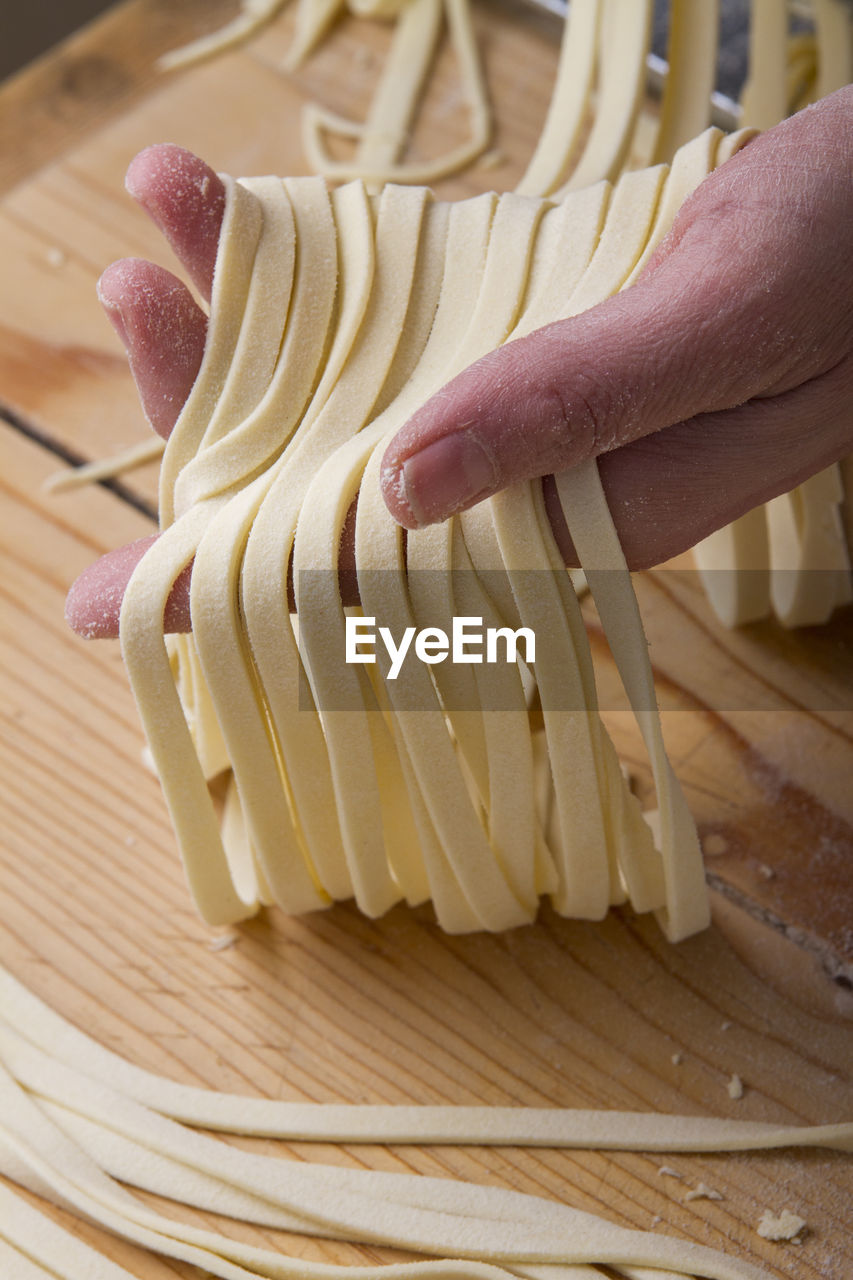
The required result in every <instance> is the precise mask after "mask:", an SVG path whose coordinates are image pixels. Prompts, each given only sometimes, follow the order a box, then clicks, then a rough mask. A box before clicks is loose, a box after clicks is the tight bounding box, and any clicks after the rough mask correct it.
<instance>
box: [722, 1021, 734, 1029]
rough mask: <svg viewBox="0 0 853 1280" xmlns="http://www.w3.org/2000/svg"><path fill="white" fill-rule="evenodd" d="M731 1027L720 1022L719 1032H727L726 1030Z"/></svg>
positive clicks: (727, 1023) (728, 1023) (726, 1023)
mask: <svg viewBox="0 0 853 1280" xmlns="http://www.w3.org/2000/svg"><path fill="white" fill-rule="evenodd" d="M731 1025H732V1024H731V1023H730V1022H721V1023H720V1030H721V1031H728V1029H729V1027H730V1026H731Z"/></svg>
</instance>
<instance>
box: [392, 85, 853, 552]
mask: <svg viewBox="0 0 853 1280" xmlns="http://www.w3.org/2000/svg"><path fill="white" fill-rule="evenodd" d="M851 123H853V95H851V94H846V95H845V94H842V95H840V96H839V95H834V97H833V98H830V99H827V100H826V102H825V103H823V104H820V105H819V106H818V107H815V108H813V109H811V113H809V112H804V113H801V115H800V116H799V117H795V118H794V119H792V120H790V121H787V122H786V123H785V124H783V125H781V126H779V128H778V129H776V130H772V131H770V132H769V133H767V134H765V135H763V136H762V137H760V138H757V139H755V140H754V141H753V142H752V143H751V144H750V146H749V147H747V148H746V149H745V150H743V151H742V152H740V153H739V154H738V155H736V156H735V157H734V158H733V159H732V160H730V161H728V162H727V163H726V164H724V165H723V166H721V168H720V169H718V170H717V171H716V172H715V173H713V174H712V175H711V176H710V177H709V178H708V179H706V181H705V182H704V183H702V185H701V186H700V187H699V188H698V190H697V191H696V192H695V193H694V195H693V196H692V197H691V198H690V199H689V200H688V201H687V202H686V203H685V205H684V206H683V208H682V210H681V212H680V213H679V215H678V217H677V219H676V222H675V225H674V227H673V230H672V232H671V233H670V235H669V236H668V237H667V238H666V239H665V241H664V242H663V244H662V245H661V246H660V248H659V250H658V252H657V253H656V254H655V255H654V257H653V258H652V261H651V263H650V264H649V267H648V268H647V270H646V272H645V273H644V274H643V276H642V277H641V278H640V279H639V280H638V282H637V283H636V284H635V285H634V286H633V287H632V288H630V289H627V290H626V291H625V292H624V293H622V294H618V295H617V296H615V297H612V298H609V299H608V300H607V301H605V302H603V303H602V304H601V305H599V306H597V307H593V308H591V309H590V310H589V311H587V312H584V313H583V314H581V315H579V316H576V317H574V318H572V319H570V320H566V321H561V322H558V323H556V324H553V325H549V326H547V327H546V328H544V329H540V330H539V331H538V332H536V333H533V334H531V335H530V336H528V337H526V338H523V339H521V340H520V341H516V342H511V343H508V344H507V345H506V346H504V347H502V348H500V349H499V350H498V351H495V352H493V353H492V354H490V355H489V356H487V357H485V358H484V359H483V360H481V361H479V362H478V363H477V364H475V365H473V366H472V367H471V368H469V369H467V370H466V371H465V372H464V373H462V374H460V375H459V377H457V378H456V379H455V380H454V381H453V382H451V383H450V384H449V385H448V386H447V387H445V388H444V389H443V390H442V391H441V392H439V394H438V395H437V396H435V397H434V398H433V399H432V400H430V401H428V402H427V404H426V405H424V406H423V408H422V409H420V410H419V411H418V412H417V413H416V414H415V415H414V417H413V418H412V419H411V420H410V421H409V422H408V423H407V424H406V426H405V427H404V428H403V429H402V430H401V431H400V432H399V433H398V435H397V437H396V438H395V439H394V440H393V441H392V443H391V445H390V446H389V448H388V450H387V452H386V455H385V459H384V463H383V491H384V494H385V500H386V502H387V504H388V507H389V509H390V510H391V512H392V514H393V515H394V516H395V517H396V518H397V519H398V520H399V521H400V523H402V524H404V525H406V526H407V527H409V528H417V527H419V526H420V525H424V524H429V523H432V522H435V521H439V520H442V519H444V518H446V517H447V516H448V515H450V514H452V513H453V512H455V511H459V510H462V509H464V508H465V507H467V506H470V505H471V504H472V503H474V502H476V501H479V500H481V499H482V498H484V497H487V496H489V495H491V494H492V493H495V492H496V491H497V490H498V489H501V488H503V487H505V486H506V485H509V484H512V483H514V482H516V481H519V480H525V479H530V478H532V477H534V476H537V475H544V474H547V473H548V472H551V471H556V470H561V469H564V468H566V467H569V466H572V465H574V464H576V463H577V462H580V461H581V460H583V459H584V458H588V457H591V456H597V455H599V454H602V453H606V452H610V451H611V450H613V449H615V448H618V447H620V446H622V445H625V444H628V443H630V442H631V441H633V440H637V439H639V438H641V437H642V436H645V435H648V434H650V433H652V432H655V431H659V430H661V429H663V428H666V427H670V426H672V425H673V424H675V423H678V422H680V421H684V420H686V419H689V418H693V417H695V416H696V415H697V414H699V413H713V412H716V411H719V410H723V409H729V408H733V407H735V406H737V405H739V404H742V403H743V402H745V401H746V400H749V399H752V398H754V397H756V396H766V395H775V394H778V393H780V392H784V391H786V390H789V389H791V388H793V387H795V386H797V385H799V384H800V383H803V382H805V381H808V380H809V379H811V378H814V377H818V376H820V375H821V374H822V373H824V372H826V370H827V369H829V368H832V367H833V366H834V365H835V364H836V363H838V361H839V360H841V359H842V358H843V357H844V355H845V354H846V352H848V351H849V350H851V349H853V324H851V316H853V292H851V286H850V283H849V280H848V279H847V278H845V276H844V273H841V272H839V271H838V262H839V260H840V257H839V255H840V254H841V253H843V254H845V255H846V254H848V253H853V224H851V220H850V217H849V209H850V202H851V199H853V179H851V166H852V165H853V145H851V142H850V138H851V136H853V130H851V129H850V124H851ZM842 246H843V248H842Z"/></svg>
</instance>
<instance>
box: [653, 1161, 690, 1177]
mask: <svg viewBox="0 0 853 1280" xmlns="http://www.w3.org/2000/svg"><path fill="white" fill-rule="evenodd" d="M658 1176H659V1177H662V1178H683V1177H684V1174H683V1173H679V1172H678V1170H677V1169H673V1168H671V1167H670V1166H669V1165H668V1164H662V1165H661V1166H660V1168H659V1169H658Z"/></svg>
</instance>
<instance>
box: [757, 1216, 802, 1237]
mask: <svg viewBox="0 0 853 1280" xmlns="http://www.w3.org/2000/svg"><path fill="white" fill-rule="evenodd" d="M805 1225H806V1221H805V1218H801V1217H800V1216H799V1214H797V1213H792V1212H791V1210H790V1209H783V1210H782V1212H781V1213H779V1214H776V1213H774V1212H773V1210H772V1209H765V1210H764V1213H763V1214H762V1215H761V1221H760V1222H759V1224H758V1226H757V1227H756V1228H755V1229H756V1231H757V1232H758V1234H759V1235H760V1236H762V1237H763V1238H764V1239H765V1240H793V1239H794V1237H795V1236H798V1235H799V1234H800V1232H801V1231H802V1229H803V1227H804V1226H805Z"/></svg>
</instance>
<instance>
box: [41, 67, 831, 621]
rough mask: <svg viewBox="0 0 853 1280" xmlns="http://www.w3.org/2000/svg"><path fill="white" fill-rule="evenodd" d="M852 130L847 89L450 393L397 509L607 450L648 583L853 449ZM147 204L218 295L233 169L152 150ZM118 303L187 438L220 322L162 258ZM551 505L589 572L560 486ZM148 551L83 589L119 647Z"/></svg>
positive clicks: (146, 381) (155, 419)
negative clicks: (126, 603)
mask: <svg viewBox="0 0 853 1280" xmlns="http://www.w3.org/2000/svg"><path fill="white" fill-rule="evenodd" d="M851 125H853V90H850V89H846V90H842V91H840V92H839V93H837V94H835V95H833V96H832V97H831V98H828V99H826V100H825V101H824V102H822V103H820V104H818V105H817V106H815V107H813V108H810V109H809V110H807V111H805V112H802V113H800V114H799V115H798V116H796V117H794V118H793V119H792V120H790V121H787V122H785V123H784V124H783V125H780V126H779V127H778V128H776V129H774V130H771V131H769V132H768V133H767V134H765V135H763V136H762V137H760V138H758V139H756V140H755V141H754V142H752V143H751V144H750V145H749V147H748V148H746V150H745V151H742V152H741V153H739V154H738V155H737V156H735V157H734V158H733V159H732V160H730V161H728V162H727V163H726V164H725V165H724V166H722V168H721V169H719V170H718V171H717V172H716V173H714V174H712V175H711V177H710V178H708V179H707V180H706V181H705V182H704V183H703V184H702V186H701V187H700V188H699V189H698V191H697V192H696V193H695V194H694V196H693V197H691V199H690V200H688V201H687V202H686V204H685V206H684V208H683V209H682V211H681V213H680V214H679V216H678V218H677V220H676V223H675V226H674V227H673V230H672V232H671V233H670V235H669V236H668V237H667V238H666V240H665V241H664V242H663V244H662V245H661V246H660V248H659V250H658V251H657V253H656V254H655V256H654V257H653V259H652V261H651V262H650V264H649V266H648V268H647V269H646V271H645V273H644V274H643V276H642V277H641V278H640V280H638V282H637V283H636V284H635V285H634V286H633V287H632V288H631V289H630V290H626V291H625V293H623V294H619V295H617V296H616V297H614V298H611V299H608V300H607V301H606V302H604V303H602V304H601V305H600V306H598V307H595V308H592V309H591V310H590V311H588V312H585V313H584V314H582V315H581V316H578V317H576V318H573V319H572V320H568V321H565V322H560V323H558V324H555V325H551V326H548V327H547V328H545V329H542V330H539V331H538V332H537V333H534V334H532V335H530V337H528V338H524V339H521V340H519V341H518V342H513V343H510V344H508V345H507V346H505V347H503V348H501V349H499V350H498V351H496V352H494V353H493V354H492V355H490V356H487V357H486V358H485V359H483V360H481V361H479V362H478V363H477V364H475V365H473V366H472V367H471V368H470V369H469V370H466V371H465V372H464V373H463V374H461V375H460V376H459V377H458V378H456V379H455V380H454V381H453V382H451V383H450V384H449V386H448V387H446V388H444V390H443V391H441V392H440V393H439V394H438V395H437V396H435V397H433V398H432V399H431V400H430V401H429V402H428V403H427V404H426V405H425V406H424V407H423V408H422V409H420V410H419V411H418V412H417V413H416V414H415V415H414V417H413V418H412V419H411V420H410V422H409V423H407V425H406V426H405V427H404V428H403V429H402V430H401V431H400V432H399V433H398V435H397V437H396V438H395V440H394V441H393V442H392V444H391V445H390V446H389V449H388V451H387V453H386V459H385V466H384V470H385V471H386V477H387V478H386V483H387V488H386V500H387V502H388V505H389V508H390V509H391V511H392V513H393V514H394V515H395V516H396V517H397V518H398V519H399V520H400V522H401V523H403V524H405V525H407V526H408V527H410V528H411V527H417V526H418V525H419V524H426V523H430V522H433V521H435V520H440V519H444V518H445V517H446V516H447V515H449V514H451V513H452V512H454V511H457V510H461V509H463V508H464V507H465V506H468V505H471V504H472V503H473V502H474V501H478V500H480V499H482V498H484V497H487V496H489V495H490V494H491V493H494V492H496V491H497V490H498V489H499V488H501V487H503V486H504V485H507V484H511V483H513V482H516V481H518V480H521V479H526V478H532V477H534V476H538V475H547V474H548V473H549V472H552V471H555V470H559V469H561V468H564V467H567V466H570V465H572V464H573V463H577V462H579V461H581V460H582V459H584V458H587V457H590V456H595V455H599V456H600V464H599V465H600V469H601V474H602V480H603V483H604V487H605V491H606V493H607V497H608V500H609V503H610V507H611V510H612V512H613V516H614V520H615V523H616V527H617V530H618V532H619V535H620V538H621V540H622V544H623V547H624V548H625V552H626V557H627V560H628V563H629V565H630V566H631V567H632V568H643V567H646V566H648V565H650V564H656V563H659V562H660V561H662V560H664V559H667V558H668V557H669V556H671V555H673V554H675V553H677V552H678V551H682V550H684V549H686V548H687V547H689V546H692V545H693V544H694V543H695V542H697V541H698V540H699V539H700V538H702V537H704V536H705V535H706V534H708V533H710V532H712V531H713V530H714V529H716V528H719V527H720V526H721V525H723V524H726V523H728V522H729V521H730V520H732V519H734V518H736V517H737V516H739V515H741V514H743V512H744V511H746V510H749V509H750V508H751V507H753V506H755V505H757V504H758V503H759V502H762V501H766V500H767V499H769V498H771V497H773V496H775V495H776V494H778V493H782V492H785V491H787V490H788V489H791V488H793V487H794V486H795V485H796V484H798V483H800V482H801V481H802V480H804V479H805V478H807V476H809V475H811V474H813V473H814V472H816V471H818V470H820V469H822V468H823V467H825V466H827V465H829V463H830V462H833V461H835V460H837V459H838V458H839V457H842V456H844V455H845V454H846V453H849V452H853V412H851V410H850V408H849V406H850V403H851V392H853V282H851V280H850V277H849V275H848V273H847V272H846V271H845V270H844V269H843V267H844V265H845V264H846V262H848V261H849V260H850V258H851V249H853V219H851V217H850V209H851V206H853V200H851V196H853V166H852V165H851V160H853V154H851V153H853V131H851ZM128 188H129V189H130V191H131V193H132V194H133V195H134V196H135V197H136V198H137V199H138V200H139V201H140V203H141V204H142V205H143V207H145V208H146V209H147V210H148V212H149V213H151V215H152V216H153V218H154V220H155V222H157V224H158V225H159V226H160V227H161V229H162V230H163V231H164V234H165V235H166V236H167V238H168V239H169V241H170V243H171V244H172V246H173V248H174V249H175V250H176V252H177V254H178V256H179V257H180V259H181V261H182V262H183V264H184V266H185V267H186V268H187V271H188V273H189V274H190V276H191V277H192V278H193V279H194V281H195V282H196V284H197V285H198V287H199V289H200V290H201V291H202V292H203V293H205V294H209V290H210V283H211V279H212V272H213V263H214V260H215V255H216V244H217V239H218V234H219V227H220V224H221V218H222V209H223V203H224V191H223V188H222V184H221V182H220V181H219V179H218V178H217V177H216V175H215V174H214V173H213V171H212V170H210V169H209V168H208V167H207V166H206V165H204V164H203V163H202V162H201V161H200V160H198V159H197V158H196V157H194V156H191V155H190V154H189V153H188V152H184V151H182V150H181V149H180V148H176V147H153V148H149V149H148V150H147V151H145V152H142V153H141V155H140V156H138V157H137V158H136V160H134V162H133V164H132V165H131V167H130V170H129V172H128ZM99 292H100V296H101V299H102V301H103V302H104V305H105V307H106V309H107V312H108V314H109V316H110V318H111V320H112V321H113V323H114V325H115V327H116V329H117V331H118V332H119V335H120V336H121V337H122V339H123V341H124V342H125V345H126V347H127V349H128V355H129V359H130V364H131V369H132V371H133V374H134V377H135V379H136V382H137V386H138V388H139V392H140V398H141V400H142V404H143V408H144V409H145V411H146V413H147V415H148V417H149V420H150V421H151V423H152V426H153V427H154V429H155V430H157V431H159V432H160V434H161V435H164V436H165V435H168V432H169V431H170V430H171V427H172V426H173V425H174V422H175V420H176V418H177V416H178V413H179V412H180V408H181V405H182V404H183V401H184V399H185V398H186V395H187V394H188V392H189V389H190V387H191V386H192V383H193V381H194V378H195V375H196V373H197V371H198V367H199V364H200V361H201V355H202V351H203V346H204V335H205V326H206V322H205V318H204V315H203V313H202V312H201V310H200V309H199V308H198V307H197V306H196V304H195V303H194V301H193V300H192V298H191V296H190V294H189V292H188V291H187V290H186V289H185V287H184V286H183V285H182V284H181V283H180V282H179V281H178V280H176V279H175V277H173V276H171V275H170V274H169V273H168V272H165V271H163V269H162V268H159V267H155V266H153V265H152V264H150V263H144V262H139V261H133V260H131V261H125V262H122V263H117V264H114V266H112V267H110V268H108V270H107V271H106V272H105V273H104V276H103V277H102V279H101V282H100V285H99ZM459 423H462V424H464V427H457V424H459ZM401 471H402V473H403V480H404V485H403V486H400V484H399V476H400V472H401ZM546 501H547V502H548V506H549V511H550V513H551V519H552V524H553V526H554V531H555V534H556V536H557V540H558V542H559V544H560V547H561V550H562V551H563V553H564V555H565V557H566V561H567V563H575V562H576V561H575V560H574V551H573V548H572V546H571V541H570V539H569V536H568V531H567V530H566V527H565V523H564V522H563V519H562V514H561V512H560V510H559V505H558V503H557V502H556V496H555V492H554V489H553V485H551V484H549V483H548V482H547V481H546ZM150 542H151V539H143V540H142V541H141V542H138V543H134V544H132V545H131V546H130V547H125V548H121V549H119V550H118V551H117V552H113V553H111V554H110V555H108V556H105V557H104V558H103V559H102V560H100V561H99V562H97V564H95V565H93V566H92V567H91V568H90V569H88V570H87V571H86V573H84V574H83V575H82V576H81V577H80V578H79V579H78V580H77V582H76V583H75V584H74V587H73V588H72V590H71V592H70V593H69V598H68V604H67V608H66V616H67V617H68V620H69V622H70V623H71V625H72V626H73V627H74V628H75V630H77V631H80V632H81V633H82V634H86V635H92V636H108V635H115V634H117V629H118V614H119V609H120V605H121V598H122V594H123V591H124V587H125V586H126V584H127V581H128V580H129V577H130V574H131V573H132V571H133V568H134V567H135V565H136V563H137V562H138V560H139V559H140V557H141V555H142V554H143V553H144V551H145V550H146V549H147V547H148V546H149V545H150ZM188 586H189V575H188V574H186V573H185V574H184V575H182V577H181V579H179V580H178V582H177V583H176V584H175V588H174V590H173V592H172V596H171V597H170V601H169V605H168V607H167V611H166V618H165V624H166V628H167V629H168V630H185V629H187V628H188V627H189V602H188Z"/></svg>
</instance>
